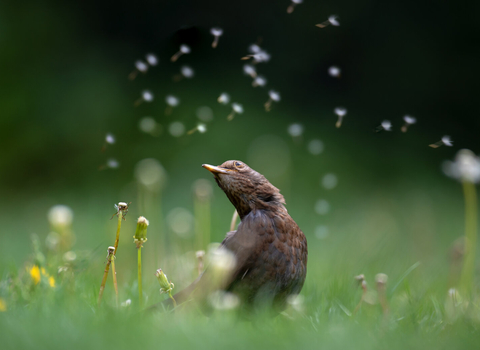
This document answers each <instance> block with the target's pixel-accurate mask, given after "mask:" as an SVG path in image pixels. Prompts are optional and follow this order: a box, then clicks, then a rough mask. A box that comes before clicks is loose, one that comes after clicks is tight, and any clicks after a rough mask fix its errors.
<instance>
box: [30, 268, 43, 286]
mask: <svg viewBox="0 0 480 350" xmlns="http://www.w3.org/2000/svg"><path fill="white" fill-rule="evenodd" d="M30 276H31V277H32V280H33V282H34V283H35V284H38V283H40V280H41V279H42V277H41V276H40V269H39V268H38V266H37V265H33V267H32V268H31V269H30Z"/></svg>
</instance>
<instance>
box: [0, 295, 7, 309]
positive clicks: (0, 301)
mask: <svg viewBox="0 0 480 350" xmlns="http://www.w3.org/2000/svg"><path fill="white" fill-rule="evenodd" d="M5 311H7V303H6V302H5V300H3V299H2V298H0V312H5Z"/></svg>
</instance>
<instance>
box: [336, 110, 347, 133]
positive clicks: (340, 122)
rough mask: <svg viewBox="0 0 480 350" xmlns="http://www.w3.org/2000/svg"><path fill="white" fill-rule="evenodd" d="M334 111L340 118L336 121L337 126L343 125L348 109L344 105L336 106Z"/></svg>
mask: <svg viewBox="0 0 480 350" xmlns="http://www.w3.org/2000/svg"><path fill="white" fill-rule="evenodd" d="M333 112H334V113H335V114H336V115H337V116H338V120H337V122H336V123H335V126H336V127H337V128H339V127H341V126H342V122H343V117H345V116H346V115H347V109H346V108H344V107H336V108H335V109H334V110H333Z"/></svg>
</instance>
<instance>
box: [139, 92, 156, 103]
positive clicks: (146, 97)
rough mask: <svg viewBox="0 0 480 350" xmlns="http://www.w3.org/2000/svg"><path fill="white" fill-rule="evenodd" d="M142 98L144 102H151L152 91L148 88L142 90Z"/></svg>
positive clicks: (152, 97)
mask: <svg viewBox="0 0 480 350" xmlns="http://www.w3.org/2000/svg"><path fill="white" fill-rule="evenodd" d="M142 99H143V100H144V101H145V102H152V101H153V99H154V96H153V93H152V92H151V91H150V90H144V91H142Z"/></svg>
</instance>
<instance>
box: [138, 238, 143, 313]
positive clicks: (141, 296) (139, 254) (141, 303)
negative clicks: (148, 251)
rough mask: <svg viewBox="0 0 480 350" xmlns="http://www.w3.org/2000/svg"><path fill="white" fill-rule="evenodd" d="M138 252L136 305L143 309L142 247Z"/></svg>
mask: <svg viewBox="0 0 480 350" xmlns="http://www.w3.org/2000/svg"><path fill="white" fill-rule="evenodd" d="M137 251H138V305H140V308H142V307H143V292H142V247H139V248H138V249H137Z"/></svg>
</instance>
